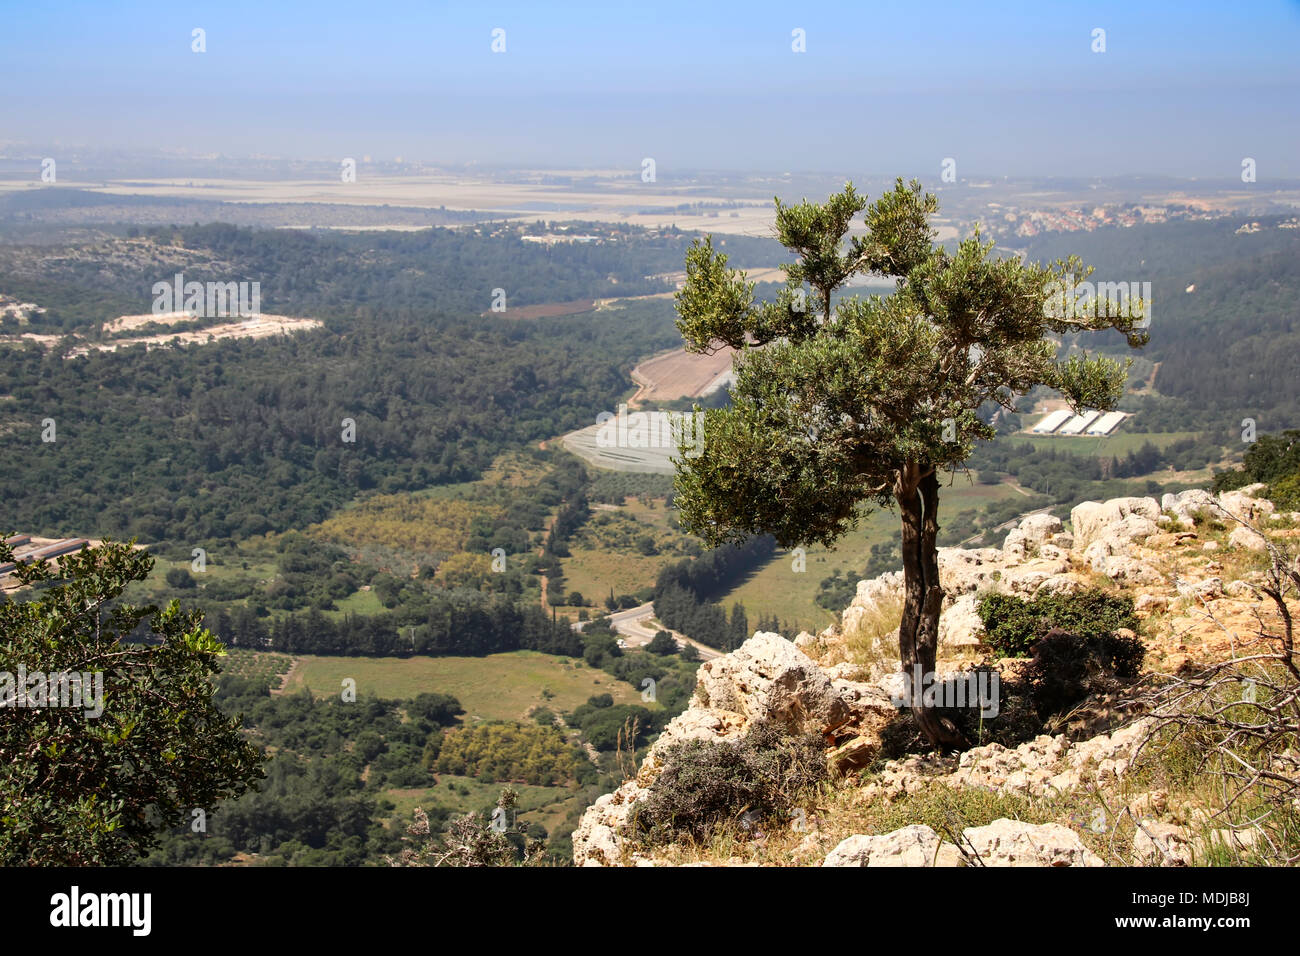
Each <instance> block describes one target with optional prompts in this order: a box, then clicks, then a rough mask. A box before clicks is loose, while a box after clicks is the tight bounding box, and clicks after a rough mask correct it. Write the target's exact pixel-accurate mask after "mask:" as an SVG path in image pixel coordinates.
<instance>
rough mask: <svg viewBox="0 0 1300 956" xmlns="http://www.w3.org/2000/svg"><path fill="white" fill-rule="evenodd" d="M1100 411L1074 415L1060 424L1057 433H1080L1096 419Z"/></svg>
mask: <svg viewBox="0 0 1300 956" xmlns="http://www.w3.org/2000/svg"><path fill="white" fill-rule="evenodd" d="M1100 414H1101V412H1082V413H1081V414H1078V415H1075V416H1074V417H1073V418H1071V419H1070V420H1069V421H1068V422H1066V423H1065V424H1064V425H1062V426H1061V430H1060V431H1058V432H1057V433H1056V434H1058V435H1082V434H1083V430H1084V429H1085V428H1087V427H1088V426H1089V425H1091V424H1092V423H1093V422H1094V421H1096V420H1097V416H1098V415H1100Z"/></svg>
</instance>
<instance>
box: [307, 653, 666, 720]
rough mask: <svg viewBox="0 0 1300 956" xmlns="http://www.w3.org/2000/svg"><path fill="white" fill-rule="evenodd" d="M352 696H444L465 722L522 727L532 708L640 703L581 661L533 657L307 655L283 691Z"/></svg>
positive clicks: (632, 692) (627, 686)
mask: <svg viewBox="0 0 1300 956" xmlns="http://www.w3.org/2000/svg"><path fill="white" fill-rule="evenodd" d="M348 677H350V678H352V679H353V680H355V681H356V682H357V693H358V694H375V695H378V696H379V697H386V698H395V699H404V698H409V697H415V696H416V695H417V694H422V693H426V692H432V693H439V694H450V695H451V696H453V697H455V698H456V699H457V700H459V701H460V703H461V706H463V707H464V708H465V716H464V720H465V723H467V724H469V723H475V722H478V721H488V720H526V719H527V718H528V715H529V712H530V711H531V710H532V709H533V708H535V707H547V708H549V709H550V710H553V711H556V712H557V713H558V712H561V711H569V710H573V709H574V708H575V707H577V706H578V705H579V704H585V703H586V702H587V698H589V697H591V696H592V695H594V694H610V695H611V696H612V697H613V698H614V703H616V704H640V703H641V696H640V694H639V693H638V691H637V690H636V688H634V687H632V686H631V685H630V684H628V683H625V682H624V681H620V680H617V679H616V678H614V677H613V676H612V675H610V674H608V673H606V672H605V671H602V670H597V669H595V668H591V667H588V666H587V665H586V664H584V663H583V662H582V661H577V660H573V659H572V658H568V657H556V656H553V655H550V654H542V653H539V652H537V651H511V652H509V653H503V654H488V655H487V656H485V657H409V658H403V657H318V656H314V655H306V656H303V657H300V658H299V659H298V666H297V668H295V670H294V673H293V676H292V677H291V678H290V679H289V683H288V684H287V685H286V687H285V693H289V694H292V693H297V692H299V691H301V690H302V689H303V688H307V689H309V690H311V692H312V693H313V694H315V695H317V696H319V697H325V696H329V695H332V694H337V693H339V691H340V689H341V687H342V682H343V680H344V678H348Z"/></svg>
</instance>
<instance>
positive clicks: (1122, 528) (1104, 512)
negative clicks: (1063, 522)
mask: <svg viewBox="0 0 1300 956" xmlns="http://www.w3.org/2000/svg"><path fill="white" fill-rule="evenodd" d="M1159 517H1160V506H1159V505H1158V504H1156V500H1155V499H1154V498H1112V499H1110V500H1109V501H1085V502H1083V503H1082V504H1077V505H1075V506H1074V507H1073V508H1072V509H1071V510H1070V527H1071V528H1073V529H1074V547H1075V549H1076V550H1078V549H1086V548H1087V547H1088V545H1090V544H1092V543H1093V542H1094V541H1101V540H1108V541H1111V542H1113V543H1114V544H1115V545H1116V546H1117V547H1120V546H1123V545H1125V544H1131V543H1133V542H1134V541H1141V540H1143V539H1145V538H1147V537H1148V536H1150V535H1153V534H1155V533H1156V532H1157V531H1159V530H1160V527H1159V525H1158V524H1156V519H1157V518H1159Z"/></svg>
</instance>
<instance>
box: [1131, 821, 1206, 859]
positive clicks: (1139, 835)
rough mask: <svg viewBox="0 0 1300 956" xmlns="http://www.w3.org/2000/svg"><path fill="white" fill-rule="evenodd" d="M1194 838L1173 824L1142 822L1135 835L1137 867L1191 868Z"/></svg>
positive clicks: (1134, 846) (1134, 856) (1134, 854)
mask: <svg viewBox="0 0 1300 956" xmlns="http://www.w3.org/2000/svg"><path fill="white" fill-rule="evenodd" d="M1192 859H1193V846H1192V837H1191V834H1190V833H1188V831H1187V830H1186V829H1185V828H1183V827H1180V826H1176V825H1174V824H1172V823H1159V822H1157V821H1155V820H1142V821H1141V822H1140V825H1139V826H1138V828H1137V831H1136V832H1135V833H1134V834H1133V864H1134V865H1135V866H1191V865H1192Z"/></svg>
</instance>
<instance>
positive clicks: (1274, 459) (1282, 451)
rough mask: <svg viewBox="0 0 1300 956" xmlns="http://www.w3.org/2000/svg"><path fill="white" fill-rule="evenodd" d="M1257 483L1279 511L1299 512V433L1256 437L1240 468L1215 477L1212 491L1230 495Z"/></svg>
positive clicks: (1299, 431)
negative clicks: (1228, 492)
mask: <svg viewBox="0 0 1300 956" xmlns="http://www.w3.org/2000/svg"><path fill="white" fill-rule="evenodd" d="M1257 481H1262V482H1264V484H1266V485H1268V496H1269V498H1271V499H1272V501H1273V503H1274V504H1276V505H1277V506H1278V507H1279V508H1281V509H1283V510H1288V511H1294V510H1297V509H1300V429H1288V430H1287V431H1284V432H1282V434H1280V435H1260V436H1258V439H1257V440H1256V441H1255V443H1254V444H1252V445H1251V446H1250V448H1249V450H1248V451H1247V452H1246V456H1245V460H1244V461H1243V463H1242V466H1241V467H1240V468H1237V469H1233V470H1229V471H1221V472H1219V473H1218V474H1216V475H1215V476H1214V490H1215V492H1220V491H1233V490H1235V489H1237V488H1244V487H1245V486H1246V485H1249V484H1253V483H1255V482H1257Z"/></svg>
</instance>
